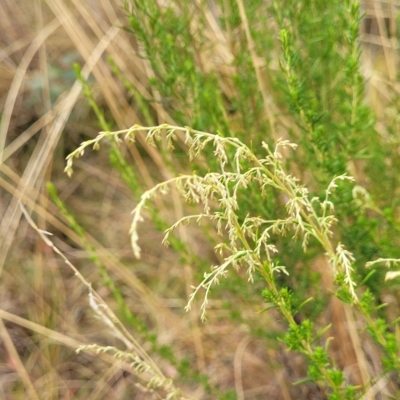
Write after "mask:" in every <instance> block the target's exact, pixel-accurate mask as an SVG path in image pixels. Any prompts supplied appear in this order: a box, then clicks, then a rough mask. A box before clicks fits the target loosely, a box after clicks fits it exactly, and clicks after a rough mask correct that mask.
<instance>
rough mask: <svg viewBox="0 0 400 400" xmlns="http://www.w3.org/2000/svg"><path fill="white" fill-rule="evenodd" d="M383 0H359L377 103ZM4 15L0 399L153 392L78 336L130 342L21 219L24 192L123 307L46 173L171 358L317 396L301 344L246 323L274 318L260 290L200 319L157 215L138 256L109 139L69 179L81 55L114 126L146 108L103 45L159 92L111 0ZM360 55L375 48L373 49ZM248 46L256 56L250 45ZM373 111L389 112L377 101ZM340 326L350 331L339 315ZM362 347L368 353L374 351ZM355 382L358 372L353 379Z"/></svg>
mask: <svg viewBox="0 0 400 400" xmlns="http://www.w3.org/2000/svg"><path fill="white" fill-rule="evenodd" d="M239 3H240V4H242V3H245V2H241V1H240V2H239ZM379 4H380V3H379V2H372V1H371V2H370V3H368V4H367V6H368V13H367V15H368V16H369V17H371V19H372V20H373V24H372V25H373V28H370V30H369V32H366V35H365V47H366V50H368V51H371V53H373V54H379V55H381V56H382V57H378V58H377V59H379V61H377V62H375V64H374V63H372V64H371V62H370V60H368V59H367V60H366V62H365V66H366V71H367V75H368V74H369V76H372V77H373V79H371V83H370V85H371V89H370V93H369V96H370V97H369V101H371V103H372V104H381V103H382V101H384V99H385V98H387V96H389V95H390V94H388V93H386V92H385V89H384V88H383V86H382V85H379V82H382V81H384V82H385V83H388V86H391V87H394V88H395V89H396V90H398V88H397V85H398V84H397V83H394V78H395V75H396V73H397V65H396V62H395V61H394V60H397V58H396V57H395V56H394V52H395V51H396V52H397V50H398V49H394V48H393V43H392V42H390V40H389V39H387V38H386V36H385V33H383V29H384V28H383V25H382V24H384V23H385V21H387V20H385V16H384V15H383V14H384V13H383V14H382V11H381V10H380V8H379V7H378V6H379ZM0 15H1V19H2V29H1V30H0V49H1V51H0V76H1V79H0V109H1V113H2V120H1V125H0V154H1V159H2V160H0V161H2V162H1V164H0V215H1V218H0V273H1V281H0V338H1V346H0V398H4V399H28V398H31V399H75V398H76V399H85V400H95V399H153V398H157V397H154V394H152V393H149V392H148V391H147V390H146V389H145V387H144V386H143V385H144V384H143V382H142V383H140V382H139V381H138V380H137V378H136V377H135V376H133V375H132V374H131V373H130V372H129V368H128V367H127V365H125V364H124V363H123V362H121V361H116V360H115V359H114V358H112V357H111V356H108V355H104V354H103V355H97V354H93V353H80V354H79V355H77V354H76V353H75V349H76V348H77V347H78V346H79V345H82V344H90V343H99V344H104V345H115V346H117V347H120V348H123V344H122V343H120V342H119V341H118V339H117V338H115V337H113V335H112V332H111V331H110V330H109V329H108V328H107V327H106V326H105V325H104V323H103V322H102V321H101V320H98V319H96V318H95V316H94V313H93V311H92V310H91V309H90V307H89V304H88V296H87V295H88V291H87V288H86V287H85V286H84V285H82V283H81V282H79V281H78V280H77V279H76V276H75V275H74V273H73V272H72V271H71V270H70V269H69V268H68V267H67V266H66V265H65V263H63V262H62V260H61V259H60V257H58V256H57V255H55V254H54V253H53V252H52V251H51V249H50V247H48V246H46V244H44V243H43V242H42V241H41V239H40V237H38V235H37V234H36V232H35V231H34V230H32V229H31V228H30V227H29V225H28V224H27V221H26V220H25V219H24V218H23V216H22V211H21V208H20V207H19V204H18V201H21V202H22V203H24V204H25V205H26V207H27V209H28V210H29V212H31V213H33V214H34V215H37V224H38V226H39V228H40V229H42V230H45V231H50V232H52V233H54V237H53V238H52V240H53V242H54V244H55V245H56V246H57V247H58V248H59V249H60V250H61V251H62V252H63V253H64V254H65V255H66V256H67V257H68V259H69V260H70V261H71V262H72V263H73V264H74V265H75V266H76V268H77V269H78V270H79V271H80V273H81V274H82V275H83V276H84V277H85V278H86V280H87V281H89V282H91V283H92V284H93V286H94V287H95V288H96V289H97V290H98V292H99V294H100V295H101V296H102V298H103V299H104V300H105V301H106V302H107V304H108V305H109V306H110V308H111V309H113V310H114V311H115V312H116V313H117V312H118V311H117V310H118V305H117V304H116V301H115V300H114V298H113V297H112V296H111V293H110V290H109V289H108V288H107V287H105V286H104V284H103V282H102V281H101V278H100V276H99V271H98V269H97V268H96V267H95V266H94V264H93V263H92V262H91V261H90V254H88V252H87V251H85V250H82V249H84V248H85V245H84V242H83V239H82V238H81V237H79V235H77V234H76V233H75V232H74V231H73V230H72V229H71V228H70V226H69V223H68V221H67V219H66V218H65V217H64V216H63V215H62V214H61V213H60V211H59V210H58V208H57V207H55V206H54V205H53V204H52V202H51V201H50V200H49V198H48V194H47V191H46V188H45V183H46V182H47V181H49V180H51V181H52V182H54V184H55V185H56V187H57V188H58V190H59V194H60V198H61V199H62V200H63V201H65V202H68V205H69V207H70V209H71V210H73V212H74V213H76V215H77V216H78V218H79V221H80V222H81V223H82V225H83V226H84V227H85V228H86V230H87V234H86V240H87V241H88V242H89V243H90V244H91V245H93V246H94V247H95V248H96V249H97V254H98V256H99V258H100V260H101V262H102V263H103V264H104V266H105V268H106V270H107V271H108V273H109V274H110V276H111V277H112V278H113V280H114V281H115V282H116V284H117V286H118V287H120V288H121V290H122V292H123V294H124V297H125V300H126V302H127V304H128V306H129V307H130V309H131V310H132V312H133V313H134V314H136V315H139V316H140V317H141V318H143V319H145V320H146V321H147V323H148V325H149V326H150V327H151V330H152V331H153V332H154V333H156V334H157V335H158V337H159V341H160V343H161V344H166V345H169V346H171V347H172V348H173V349H174V351H175V353H176V354H177V355H178V356H179V357H181V358H183V357H187V358H188V359H189V361H190V363H191V368H193V369H195V370H197V371H199V372H201V373H204V374H206V375H207V376H208V377H209V378H210V382H211V383H212V384H213V385H215V386H217V387H219V388H220V389H221V390H225V389H226V390H227V389H233V390H234V391H236V395H237V398H238V399H264V398H271V399H283V400H290V399H306V398H312V399H318V398H319V397H318V396H319V394H318V392H317V388H316V387H314V386H313V385H311V384H310V385H304V386H301V387H292V385H291V382H292V381H293V380H296V379H300V378H302V377H304V375H305V373H306V370H305V368H304V366H303V365H302V362H303V361H302V358H301V357H300V356H298V355H295V354H292V353H290V354H289V353H287V352H286V351H284V350H282V348H280V347H279V346H278V347H275V348H268V347H267V346H266V344H265V342H264V341H263V340H261V339H259V338H257V337H256V336H254V335H252V334H251V332H250V329H249V326H251V321H252V320H253V321H256V320H257V325H258V326H260V325H261V326H262V325H264V326H268V329H270V330H271V332H272V331H273V330H276V331H277V330H279V329H280V328H281V326H280V322H279V320H276V318H275V317H276V316H274V315H273V314H267V313H264V314H259V315H258V314H256V313H255V312H256V311H258V310H259V308H260V305H259V304H258V300H257V301H256V300H254V301H253V299H252V298H248V299H246V301H243V300H241V299H240V298H237V299H231V300H233V303H234V304H235V305H236V307H242V308H243V309H246V310H247V311H246V313H245V316H246V318H247V325H246V324H244V323H243V324H242V325H241V324H238V323H237V322H230V319H229V314H230V311H231V310H229V309H226V308H225V307H224V306H223V301H222V300H214V301H213V302H211V304H210V312H209V321H208V323H207V324H205V325H201V324H200V323H199V322H198V321H199V318H198V317H199V316H198V313H197V311H196V309H194V310H193V311H191V312H190V313H189V314H186V313H184V311H183V306H184V305H185V304H186V300H187V297H188V295H189V293H190V286H191V285H192V283H193V280H194V278H193V274H194V272H193V270H192V268H193V266H191V265H186V266H184V267H183V268H182V266H181V265H180V264H179V262H178V256H177V255H176V254H174V253H173V252H172V251H170V250H165V249H162V250H155V248H159V246H158V244H159V243H160V242H161V234H160V233H159V232H157V230H156V229H155V228H154V226H152V225H151V224H149V225H147V226H146V227H145V228H143V232H142V240H143V242H144V243H147V245H145V246H144V250H143V251H144V253H145V255H144V257H143V260H145V261H137V260H134V259H133V256H132V254H131V250H130V244H129V238H128V234H127V232H128V230H129V224H130V211H131V209H132V208H133V206H134V204H133V200H132V198H131V197H132V196H131V192H130V191H129V190H127V189H126V186H125V184H124V183H123V180H122V178H121V177H120V176H119V174H118V173H116V172H115V171H114V170H107V165H109V164H108V161H107V155H106V154H105V152H104V153H103V152H100V153H98V154H89V155H88V156H87V157H85V158H84V159H82V160H80V161H79V163H77V168H76V174H75V175H74V179H73V180H69V179H68V178H67V177H66V176H65V175H64V174H63V172H62V171H63V168H64V157H65V156H66V154H67V153H68V152H69V151H71V150H73V149H74V148H75V147H76V146H77V145H78V144H79V143H80V142H81V141H82V140H84V139H85V138H88V137H93V136H94V135H96V133H97V131H98V130H99V127H98V126H97V122H96V119H95V118H94V116H93V114H92V113H91V112H90V110H89V108H88V106H87V104H86V102H85V100H84V99H83V98H82V94H81V86H80V84H79V83H78V82H76V81H75V79H74V78H73V77H72V76H71V72H70V71H71V64H72V62H73V61H77V62H79V63H80V64H82V65H84V67H83V74H84V76H86V77H88V76H89V75H91V76H92V77H93V78H94V81H93V91H94V93H95V95H96V99H97V101H98V102H99V104H100V105H102V106H103V107H104V109H106V110H107V112H108V113H109V116H110V119H113V120H114V121H115V123H116V126H117V127H118V128H119V129H124V128H126V127H128V126H130V125H132V124H133V123H139V124H140V123H143V122H144V121H141V120H140V116H139V111H138V108H137V106H136V105H135V104H130V103H129V102H128V99H127V96H126V94H125V90H124V89H123V87H122V85H121V84H120V82H119V81H118V79H116V78H115V77H114V76H113V75H112V73H111V72H110V67H109V65H108V64H107V62H106V61H105V56H106V55H111V56H112V58H113V59H114V61H115V62H116V64H117V65H118V67H119V68H120V70H121V71H122V73H123V74H124V75H125V76H126V77H127V78H128V79H129V80H130V82H132V83H133V84H134V85H135V87H136V89H137V90H138V91H139V92H140V93H141V94H142V95H143V96H144V97H146V98H149V97H151V96H154V97H155V98H156V99H157V93H154V92H153V93H150V90H151V89H150V88H149V86H148V83H147V82H148V79H149V78H150V77H151V76H152V71H151V68H150V67H149V65H148V63H146V62H145V61H144V60H143V59H142V58H140V57H139V54H140V48H139V47H138V44H137V43H135V42H134V40H133V39H132V37H131V36H129V35H128V34H127V33H126V32H124V31H123V30H121V29H119V26H121V25H123V24H124V14H123V12H122V10H121V8H120V4H119V2H118V1H111V0H98V1H93V2H85V1H80V0H70V1H67V0H47V1H42V0H34V1H32V2H27V1H24V0H17V1H11V0H3V1H2V2H0ZM207 18H208V20H209V24H210V26H211V27H212V29H210V30H209V31H208V33H207V34H208V35H211V40H213V41H219V42H218V43H219V44H218V52H219V57H220V59H222V60H225V62H226V63H228V62H229V60H230V59H231V57H232V54H231V53H230V50H229V49H230V38H229V37H224V36H222V34H221V32H219V30H218V26H216V25H215V24H214V25H213V19H212V13H211V11H210V15H208V16H207ZM194 23H195V21H194ZM389 23H391V20H390V19H389ZM390 26H391V27H392V25H390ZM391 29H392V28H391ZM245 31H246V30H245ZM246 34H248V32H247V31H246ZM248 39H249V38H248ZM249 40H250V39H249ZM368 43H369V44H371V43H372V45H369V44H368ZM249 45H250V47H251V46H252V45H251V43H249ZM365 54H366V55H367V57H368V54H369V53H368V52H367V51H366V53H365ZM251 55H252V57H253V61H254V63H255V64H257V63H258V62H259V61H258V60H257V59H256V56H255V54H253V53H252V54H251ZM199 61H200V62H201V64H202V65H203V67H204V68H205V69H207V68H211V67H210V63H213V62H214V61H213V59H212V57H210V55H208V54H199ZM217 64H218V62H217ZM212 67H213V68H220V70H221V73H223V74H224V75H225V76H229V74H230V73H232V71H231V70H230V69H229V68H228V67H226V66H224V63H222V62H221V63H220V64H218V65H213V66H212ZM256 70H257V78H258V80H259V84H260V87H261V89H262V93H264V95H265V98H266V99H268V96H267V93H266V92H265V91H266V87H267V86H268V82H266V80H267V78H266V77H264V76H263V75H262V68H261V67H259V66H257V69H256ZM377 82H378V83H377ZM223 87H224V90H225V91H226V93H228V94H229V93H230V91H232V88H231V86H230V82H229V79H226V81H224V82H223ZM382 99H383V100H382ZM268 101H269V100H268ZM268 101H267V100H266V104H267V103H268ZM153 107H154V113H155V115H157V119H158V120H159V122H168V123H173V120H172V118H171V117H170V116H169V115H168V112H167V111H166V110H165V109H163V108H162V105H161V104H158V103H154V104H153ZM271 107H272V108H271ZM271 107H267V108H266V113H267V114H268V118H269V119H270V121H271V124H273V119H274V118H275V117H274V115H273V113H271V111H270V110H271V109H272V110H273V105H271ZM379 110H380V109H378V111H379ZM380 112H381V113H384V109H382V110H380ZM269 113H271V115H269ZM282 123H283V124H284V123H285V122H284V121H282ZM382 129H383V128H382ZM383 133H384V132H383ZM140 146H141V147H142V148H143V151H142V150H141V152H139V151H138V149H137V148H136V147H134V146H131V147H130V149H129V150H130V157H131V159H132V162H134V163H135V164H136V166H137V168H138V170H139V172H140V176H141V179H142V181H141V183H142V185H143V187H144V188H149V187H152V186H153V185H154V182H156V181H158V180H159V179H166V178H169V177H170V175H169V172H168V168H167V167H166V166H165V162H164V160H163V158H162V157H161V156H160V154H159V153H158V152H157V151H156V150H155V149H154V148H150V147H148V146H147V145H146V144H145V143H144V142H140ZM167 206H168V207H170V209H169V212H170V213H171V214H173V218H172V219H173V220H177V219H179V218H180V217H181V216H182V215H183V206H182V204H181V202H180V200H179V199H178V198H177V196H176V195H175V194H174V195H173V196H172V198H171V204H169V205H165V204H163V203H160V207H164V208H166V207H167ZM181 234H182V238H183V240H185V241H186V242H188V243H190V247H191V248H194V249H196V248H197V251H198V252H200V253H202V252H206V253H207V252H209V253H211V249H210V248H209V245H207V244H206V243H205V242H204V243H203V242H201V239H199V240H200V242H197V238H196V237H194V235H196V232H195V231H190V230H187V231H184V232H181ZM153 243H156V244H157V246H153ZM332 307H335V305H332ZM336 311H337V310H336ZM332 313H333V314H334V315H335V316H334V318H342V321H343V320H344V321H345V322H346V318H350V319H351V316H350V317H349V315H347V316H344V315H343V314H338V313H337V312H335V310H333V311H332ZM343 318H344V319H343ZM351 322H352V323H353V322H354V321H351ZM346 323H348V321H347V322H346ZM128 329H130V328H128ZM342 329H343V331H346V332H347V330H348V327H347V326H345V327H343V328H342ZM131 333H132V335H134V336H135V337H136V336H137V340H138V341H139V342H140V344H141V345H142V346H143V348H145V349H146V350H147V351H149V352H150V354H151V349H149V344H148V343H146V341H141V338H140V335H138V334H137V333H136V332H134V331H133V330H132V331H131ZM345 335H348V333H345ZM343 337H345V336H343ZM221 349H223V351H221ZM370 353H371V357H373V354H374V352H373V350H371V352H370ZM151 355H153V357H154V359H155V361H156V362H158V363H159V365H160V367H161V369H162V370H163V372H164V373H165V374H166V375H168V376H174V375H175V374H176V371H175V369H174V367H172V366H171V365H169V364H168V363H167V362H165V361H162V360H160V359H159V357H158V356H157V355H156V354H151ZM356 356H357V355H356V354H353V353H352V355H351V357H353V358H354V360H353V361H354V362H357V363H360V360H357V357H356ZM361 371H362V370H361ZM289 377H290V379H289ZM356 380H358V381H360V383H362V377H358V378H357V379H356ZM138 382H139V383H138ZM182 388H183V390H184V391H186V394H188V395H189V396H191V397H193V398H197V399H203V398H207V394H206V393H205V392H204V389H203V388H202V386H201V385H193V384H192V385H186V386H185V385H183V387H182Z"/></svg>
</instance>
